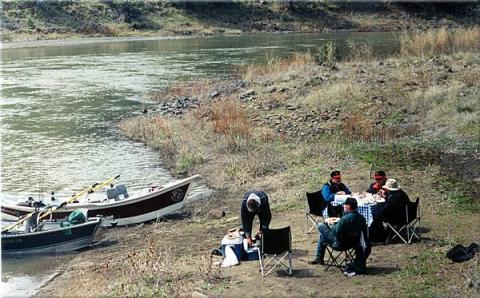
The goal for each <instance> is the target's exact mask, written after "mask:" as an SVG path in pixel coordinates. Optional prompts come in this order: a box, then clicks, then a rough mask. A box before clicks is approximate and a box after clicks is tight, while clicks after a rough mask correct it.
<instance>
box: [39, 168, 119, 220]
mask: <svg viewBox="0 0 480 298" xmlns="http://www.w3.org/2000/svg"><path fill="white" fill-rule="evenodd" d="M118 177H120V175H117V176H115V177H112V178H110V179H108V180H105V181H103V182H102V183H100V184H98V183H95V184H94V185H92V186H90V187H89V188H87V189H84V190H82V191H81V192H79V193H78V194H77V195H75V196H73V197H71V198H70V199H68V200H67V201H65V202H63V203H61V204H60V205H59V206H58V207H56V208H51V209H50V210H49V211H48V212H47V213H45V214H44V215H42V216H40V218H39V219H43V218H45V217H47V216H49V215H50V214H52V213H53V212H54V211H55V210H58V209H60V208H62V207H63V206H65V205H67V204H70V203H71V202H73V201H75V200H76V199H78V198H79V197H81V196H83V195H84V194H85V193H86V192H88V193H92V192H95V191H97V190H99V189H100V188H102V187H104V186H105V185H108V184H110V183H112V181H113V180H115V179H117V178H118Z"/></svg>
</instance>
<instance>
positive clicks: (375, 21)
mask: <svg viewBox="0 0 480 298" xmlns="http://www.w3.org/2000/svg"><path fill="white" fill-rule="evenodd" d="M1 19H2V24H3V26H2V31H3V32H2V33H3V34H2V39H3V41H4V42H9V41H24V40H40V39H65V38H71V37H76V38H78V37H98V36H102V37H103V36H105V37H117V36H171V35H211V34H238V33H241V32H288V31H296V32H322V31H328V30H353V31H397V30H409V29H426V28H435V27H449V28H453V27H468V26H471V25H474V24H478V22H479V21H478V20H479V19H480V9H479V4H478V3H471V2H465V3H434V4H431V3H422V4H414V3H399V4H389V3H370V2H366V3H364V2H362V3H332V2H326V3H309V2H290V3H289V2H281V3H267V2H264V3H260V2H258V3H257V2H254V1H244V2H175V3H172V2H160V1H151V2H140V1H138V2H123V1H95V2H93V1H91V2H90V1H82V2H70V1H51V2H44V1H21V2H5V3H2V10H1Z"/></svg>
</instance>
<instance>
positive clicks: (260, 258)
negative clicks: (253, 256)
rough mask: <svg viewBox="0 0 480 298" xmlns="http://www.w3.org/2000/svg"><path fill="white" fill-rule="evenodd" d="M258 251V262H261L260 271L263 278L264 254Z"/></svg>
mask: <svg viewBox="0 0 480 298" xmlns="http://www.w3.org/2000/svg"><path fill="white" fill-rule="evenodd" d="M257 251H258V261H259V262H260V271H261V272H262V277H265V275H264V273H263V260H262V253H261V252H260V249H258V250H257Z"/></svg>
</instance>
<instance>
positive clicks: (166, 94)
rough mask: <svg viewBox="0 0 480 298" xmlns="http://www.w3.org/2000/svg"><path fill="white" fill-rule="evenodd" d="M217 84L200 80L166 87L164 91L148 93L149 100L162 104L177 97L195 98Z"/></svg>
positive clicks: (212, 81)
mask: <svg viewBox="0 0 480 298" xmlns="http://www.w3.org/2000/svg"><path fill="white" fill-rule="evenodd" d="M217 84H218V82H217V81H215V80H200V81H197V82H195V83H192V82H186V83H177V84H175V85H172V86H168V87H167V88H165V89H164V90H160V91H154V92H152V93H150V98H151V99H153V100H155V101H158V102H163V101H168V100H170V99H171V98H173V97H179V96H185V97H197V96H198V95H199V94H206V93H207V92H208V91H210V90H213V89H214V88H215V86H216V85H217Z"/></svg>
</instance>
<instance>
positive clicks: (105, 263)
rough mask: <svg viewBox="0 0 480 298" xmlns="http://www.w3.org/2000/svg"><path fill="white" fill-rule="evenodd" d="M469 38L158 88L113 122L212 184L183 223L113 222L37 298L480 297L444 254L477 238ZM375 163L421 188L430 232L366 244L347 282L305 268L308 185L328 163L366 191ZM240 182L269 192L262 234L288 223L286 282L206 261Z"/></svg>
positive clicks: (475, 116)
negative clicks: (106, 241)
mask: <svg viewBox="0 0 480 298" xmlns="http://www.w3.org/2000/svg"><path fill="white" fill-rule="evenodd" d="M473 45H474V46H473V48H470V49H466V50H465V51H463V52H458V51H456V52H454V53H452V54H449V55H445V54H441V53H435V54H433V55H431V56H422V55H417V56H407V55H406V56H402V57H395V58H389V59H383V60H381V61H380V60H378V59H375V58H372V57H370V58H368V59H367V57H366V56H364V57H361V55H355V57H357V58H355V59H354V58H351V59H349V60H347V61H331V60H328V59H327V60H326V59H320V58H322V57H314V56H311V55H296V56H292V57H291V58H289V59H286V60H279V61H272V62H271V63H267V64H266V65H251V66H246V67H245V68H244V69H243V70H241V71H240V72H239V73H238V77H237V78H236V79H233V80H227V81H213V82H212V81H204V82H199V83H197V84H188V85H179V86H171V87H169V88H168V89H167V90H161V91H159V92H155V93H152V95H151V97H152V100H156V101H158V106H157V108H155V109H150V110H146V111H144V112H145V113H144V115H142V116H139V117H135V118H132V119H128V120H125V121H124V122H122V123H121V124H120V127H121V129H122V130H123V131H124V133H125V134H126V135H128V136H130V137H131V138H134V139H137V140H141V141H143V142H145V143H146V144H147V145H148V146H151V147H153V148H157V149H158V150H159V154H161V156H162V157H163V159H164V160H165V162H166V163H167V164H168V165H169V166H170V168H171V169H172V171H173V172H176V173H184V174H187V173H189V174H193V173H200V174H201V175H202V177H203V179H204V181H205V182H206V183H207V184H208V185H209V186H210V187H212V188H213V189H216V190H217V191H216V192H214V194H213V195H212V197H211V199H210V200H206V201H199V202H197V203H196V205H195V206H191V209H190V216H188V217H187V218H186V219H184V220H172V221H168V222H159V223H150V224H146V225H143V226H136V227H130V228H123V229H114V230H111V231H109V234H108V237H111V238H112V239H117V240H118V244H116V245H112V246H110V247H104V248H99V249H95V250H90V251H87V252H84V253H82V254H80V255H79V256H78V257H77V258H76V259H75V261H74V262H71V263H70V264H68V266H67V267H66V268H65V272H64V274H62V275H61V276H60V277H58V278H56V279H55V280H53V281H52V282H51V283H49V284H48V285H47V286H46V287H45V288H44V289H43V290H42V292H41V293H40V296H49V297H50V296H52V295H54V296H66V295H71V294H72V293H82V295H95V296H98V295H101V296H111V295H119V296H182V297H192V296H196V297H200V296H201V295H202V294H206V295H208V296H237V295H238V294H239V293H244V292H245V289H252V290H253V289H254V292H253V293H252V294H255V295H259V296H272V297H278V296H297V295H299V293H302V296H305V295H307V296H312V297H315V296H324V295H327V293H328V295H329V296H345V295H355V296H356V295H365V296H373V295H377V296H397V295H401V296H410V295H420V296H447V297H448V296H465V297H474V296H475V295H478V291H479V290H480V289H479V288H478V281H479V280H480V271H479V266H478V264H479V262H480V258H479V257H478V256H477V257H476V259H474V260H470V261H469V262H465V263H451V262H450V261H449V260H448V259H446V258H445V253H446V252H447V251H448V249H450V248H451V247H452V246H453V245H455V244H457V243H462V244H467V245H468V244H469V243H470V242H474V241H478V239H480V234H479V233H480V232H479V231H478V229H472V227H475V226H476V225H477V224H478V223H477V222H478V213H479V212H480V202H479V199H478V196H476V195H475V193H472V191H471V189H472V188H473V189H478V183H479V181H480V179H479V177H478V174H479V172H478V171H477V172H476V173H475V171H471V170H472V169H474V168H475V167H477V166H478V154H476V153H477V152H478V147H479V143H478V136H479V135H478V133H479V131H478V129H477V127H478V125H477V124H478V121H479V111H480V106H479V104H480V103H479V101H478V98H479V95H480V89H479V86H480V82H479V81H478V78H480V67H479V63H478V61H480V60H479V59H480V56H479V52H478V45H477V47H475V43H473ZM447 48H448V47H445V48H444V49H447ZM358 57H360V58H358ZM451 154H453V155H454V156H456V157H457V158H453V159H452V155H451ZM452 160H462V162H463V163H459V164H457V165H454V164H453V163H452ZM461 164H464V165H465V164H468V167H464V169H462V167H460V165H461ZM372 168H373V169H380V168H382V169H384V170H386V171H387V174H388V175H389V176H390V177H394V178H396V179H398V180H399V181H400V184H401V186H402V189H404V190H405V191H406V192H407V193H408V194H409V196H410V198H411V199H412V200H413V199H414V198H416V197H420V202H421V210H422V211H421V212H422V234H423V239H424V241H423V242H420V243H414V244H412V245H403V244H393V245H377V246H375V247H373V251H372V255H371V256H370V258H369V261H368V264H367V265H368V268H369V269H368V271H367V274H366V275H363V276H358V277H355V278H351V279H347V278H345V277H344V276H343V275H342V274H341V273H340V272H339V271H338V270H330V271H324V269H323V268H322V267H318V266H311V265H308V264H307V261H308V260H309V259H310V258H311V257H312V256H313V251H314V248H315V243H316V240H317V234H311V235H308V234H306V233H305V228H306V227H305V215H304V194H305V192H306V191H314V190H318V188H319V187H320V186H321V185H322V184H323V182H325V180H326V179H327V176H328V173H329V172H330V171H331V170H333V169H340V170H341V171H342V173H343V178H344V179H343V180H344V182H345V183H347V184H348V186H349V187H350V188H351V189H352V190H353V191H356V192H360V191H364V190H365V189H366V188H367V186H368V184H369V182H370V181H371V177H370V174H371V173H370V172H371V169H372ZM455 171H458V173H462V174H461V175H464V176H462V177H465V179H466V180H459V179H458V175H457V172H455ZM467 185H468V186H467ZM472 185H477V186H476V187H472ZM248 189H261V190H265V191H266V192H267V193H268V194H269V197H270V201H271V207H272V211H273V220H272V227H275V228H276V227H282V226H287V225H289V226H291V227H292V229H293V232H292V233H293V248H294V252H293V266H294V277H293V278H287V277H285V276H283V275H281V274H274V275H273V276H271V277H268V278H265V279H262V278H260V273H259V272H258V263H256V262H243V263H242V264H241V265H240V266H237V267H234V268H228V269H219V268H218V267H216V266H215V262H216V261H218V260H219V259H218V258H216V257H213V256H212V255H210V251H211V249H213V248H216V247H218V245H219V243H220V240H221V237H222V236H223V235H224V234H225V233H226V231H227V230H228V229H229V228H232V227H236V226H237V225H238V224H239V200H240V198H241V196H242V194H243V192H244V191H246V190H248ZM319 281H321V283H320V284H321V285H320V286H319ZM340 283H341V284H342V287H338V286H335V285H338V284H340ZM85 285H89V286H85Z"/></svg>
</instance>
